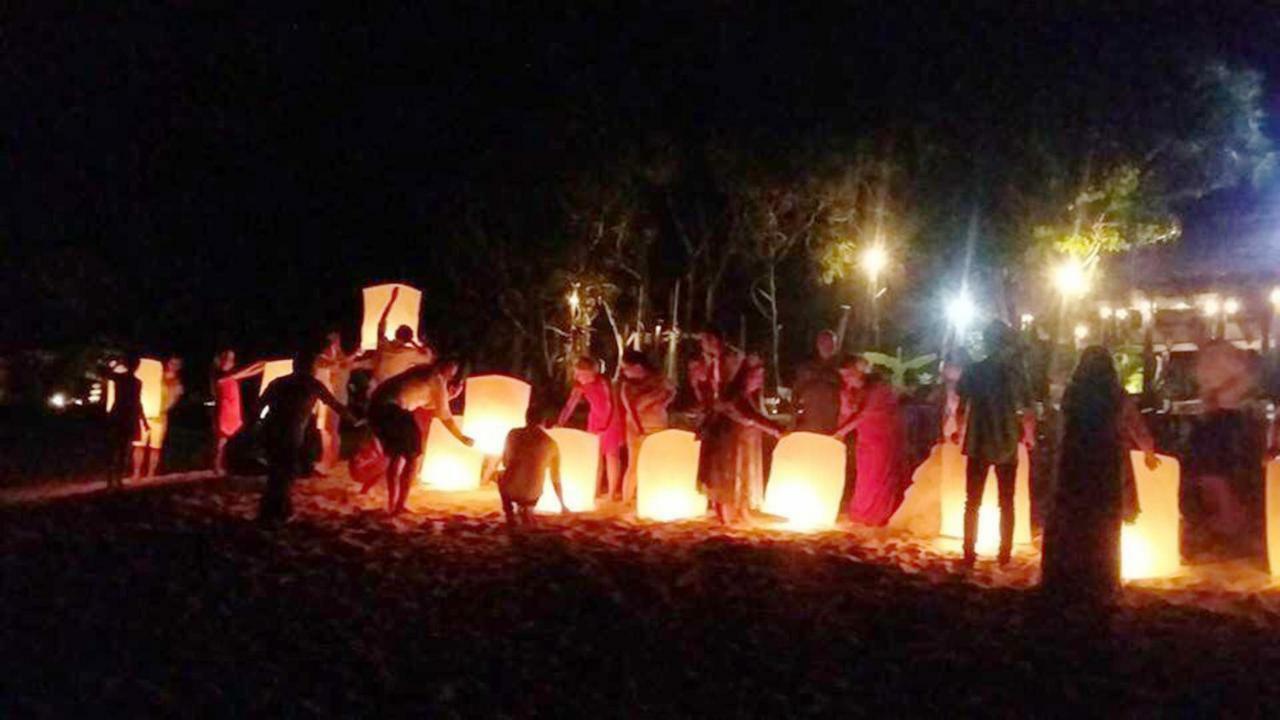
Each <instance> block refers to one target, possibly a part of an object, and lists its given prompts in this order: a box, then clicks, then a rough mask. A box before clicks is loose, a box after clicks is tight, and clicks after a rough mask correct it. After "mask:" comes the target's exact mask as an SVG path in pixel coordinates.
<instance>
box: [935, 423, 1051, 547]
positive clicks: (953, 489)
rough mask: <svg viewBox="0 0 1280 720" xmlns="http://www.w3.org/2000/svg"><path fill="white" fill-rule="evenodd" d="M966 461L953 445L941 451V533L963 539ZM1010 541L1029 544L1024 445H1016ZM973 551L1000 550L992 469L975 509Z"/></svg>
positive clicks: (1028, 483) (1028, 474)
mask: <svg viewBox="0 0 1280 720" xmlns="http://www.w3.org/2000/svg"><path fill="white" fill-rule="evenodd" d="M967 463H968V458H966V457H965V456H964V454H963V453H961V452H960V448H959V446H957V445H953V444H951V443H944V444H943V448H942V482H941V492H940V499H941V503H942V534H943V535H945V536H947V537H953V538H960V539H964V497H965V489H964V488H965V465H966V464H967ZM1013 514H1014V523H1013V542H1014V544H1015V545H1027V544H1030V543H1031V459H1030V456H1029V455H1028V454H1027V448H1026V446H1025V445H1022V444H1019V445H1018V474H1017V476H1016V478H1015V480H1014V490H1013ZM974 549H975V550H977V552H979V553H983V554H988V555H989V554H994V553H995V552H997V551H998V550H999V549H1000V500H999V489H998V487H997V483H996V471H995V468H994V467H993V468H991V469H990V470H988V471H987V482H986V489H985V490H984V491H983V493H982V505H980V506H979V508H978V539H977V543H976V545H975V548H974Z"/></svg>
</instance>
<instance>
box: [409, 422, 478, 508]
mask: <svg viewBox="0 0 1280 720" xmlns="http://www.w3.org/2000/svg"><path fill="white" fill-rule="evenodd" d="M483 464H484V453H482V452H480V451H479V450H477V449H475V448H472V447H467V446H466V445H464V444H463V443H462V442H461V441H460V440H458V438H456V437H454V436H453V433H451V432H449V428H446V427H445V426H444V423H442V422H440V418H432V419H431V430H430V431H429V433H428V434H427V447H426V448H425V449H424V450H423V453H422V469H421V470H420V471H419V473H418V479H419V480H420V481H422V482H423V483H425V484H426V485H427V486H429V487H431V488H432V489H434V490H449V491H454V490H478V489H479V488H480V470H481V467H482V466H483Z"/></svg>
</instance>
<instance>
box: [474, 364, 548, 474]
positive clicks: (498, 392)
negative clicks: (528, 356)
mask: <svg viewBox="0 0 1280 720" xmlns="http://www.w3.org/2000/svg"><path fill="white" fill-rule="evenodd" d="M530 390H531V388H530V387H529V383H527V382H525V381H523V380H520V379H517V378H513V377H508V376H506V375H480V376H477V377H469V378H467V390H466V420H465V421H464V422H463V424H462V433H463V434H464V435H466V436H467V437H471V438H475V441H476V448H477V449H479V450H482V451H483V452H484V453H485V454H486V455H501V454H502V448H503V446H504V445H506V442H507V433H509V432H511V430H512V428H518V427H524V416H525V412H526V411H527V410H528V409H529V391H530Z"/></svg>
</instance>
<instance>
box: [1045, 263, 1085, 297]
mask: <svg viewBox="0 0 1280 720" xmlns="http://www.w3.org/2000/svg"><path fill="white" fill-rule="evenodd" d="M1053 284H1054V285H1055V286H1057V288H1058V292H1060V293H1062V296H1063V297H1077V296H1080V295H1084V294H1085V292H1087V291H1088V290H1089V277H1088V275H1087V274H1086V273H1085V270H1084V266H1083V265H1081V264H1080V261H1079V260H1076V259H1075V258H1067V259H1066V260H1063V261H1062V263H1061V264H1060V265H1058V267H1056V268H1055V269H1054V271H1053Z"/></svg>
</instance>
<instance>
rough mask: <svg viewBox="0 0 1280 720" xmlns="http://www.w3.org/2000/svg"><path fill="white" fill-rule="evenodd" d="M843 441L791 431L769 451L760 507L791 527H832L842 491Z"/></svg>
mask: <svg viewBox="0 0 1280 720" xmlns="http://www.w3.org/2000/svg"><path fill="white" fill-rule="evenodd" d="M845 457H846V451H845V446H844V443H842V442H840V441H839V440H836V439H835V438H833V437H831V436H830V435H820V434H818V433H811V432H793V433H788V434H787V435H785V436H783V438H782V439H781V440H779V441H778V446H777V448H776V449H775V450H774V451H773V465H772V467H771V468H770V471H769V486H768V488H767V489H766V490H765V496H764V510H765V512H767V513H771V514H773V515H781V516H782V517H785V518H786V519H787V522H786V527H788V528H790V529H793V530H820V529H825V528H830V527H834V526H835V524H836V516H837V515H838V514H839V512H840V497H841V495H843V494H844V463H845Z"/></svg>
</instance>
